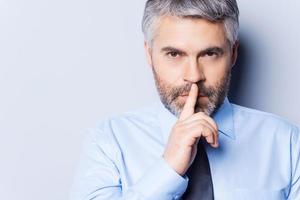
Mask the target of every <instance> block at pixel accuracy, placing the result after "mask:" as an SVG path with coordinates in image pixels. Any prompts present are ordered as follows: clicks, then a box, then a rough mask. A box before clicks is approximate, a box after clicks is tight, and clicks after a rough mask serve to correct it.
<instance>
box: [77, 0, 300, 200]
mask: <svg viewBox="0 0 300 200" xmlns="http://www.w3.org/2000/svg"><path fill="white" fill-rule="evenodd" d="M238 15H239V11H238V7H237V4H236V1H235V0H148V1H147V3H146V7H145V12H144V18H143V32H144V35H145V50H146V55H147V58H148V62H149V65H150V66H151V67H152V70H153V74H154V78H155V82H156V87H157V90H158V93H159V96H160V100H161V101H159V102H155V103H154V104H153V105H150V106H146V107H143V108H139V109H136V110H133V111H131V112H126V113H124V114H122V115H119V116H113V117H107V118H106V119H105V120H102V121H100V123H99V124H98V126H97V127H96V128H95V129H92V130H91V132H90V134H89V135H88V137H87V139H86V141H85V143H84V149H83V154H82V158H81V162H80V166H79V169H78V174H77V176H76V178H75V182H74V185H73V189H72V194H71V199H72V200H79V199H80V200H83V199H90V200H91V199H95V200H96V199H97V200H100V199H101V200H102V199H124V200H125V199H126V200H150V199H151V200H168V199H188V200H192V199H193V200H196V199H197V200H198V199H204V200H210V199H220V200H233V199H239V200H241V199H249V200H250V199H251V200H254V199H255V200H259V199H268V200H269V199H272V200H277V199H278V200H279V199H295V200H296V199H300V136H299V129H298V128H297V127H296V126H294V125H292V124H291V123H289V122H288V121H286V120H284V119H282V118H280V117H278V116H276V115H273V114H270V113H265V112H262V111H258V110H254V109H250V108H246V107H242V106H239V105H236V104H232V103H230V102H229V100H228V98H227V93H228V88H229V84H230V74H231V68H232V67H233V65H234V64H235V61H236V57H237V48H238V42H237V41H238Z"/></svg>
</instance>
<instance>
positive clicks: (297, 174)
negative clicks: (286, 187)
mask: <svg viewBox="0 0 300 200" xmlns="http://www.w3.org/2000/svg"><path fill="white" fill-rule="evenodd" d="M299 134H300V132H299V128H297V127H294V129H293V130H292V135H291V160H292V182H291V189H290V193H289V196H288V200H297V199H300V135H299Z"/></svg>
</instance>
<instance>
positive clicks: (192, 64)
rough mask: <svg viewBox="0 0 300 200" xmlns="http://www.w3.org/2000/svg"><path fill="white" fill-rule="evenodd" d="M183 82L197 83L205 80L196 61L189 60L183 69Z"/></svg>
mask: <svg viewBox="0 0 300 200" xmlns="http://www.w3.org/2000/svg"><path fill="white" fill-rule="evenodd" d="M183 78H184V81H188V82H192V83H197V82H199V81H203V80H205V76H204V74H203V70H202V68H201V66H200V65H199V64H198V61H197V59H190V61H189V64H188V65H186V67H185V72H184V77H183Z"/></svg>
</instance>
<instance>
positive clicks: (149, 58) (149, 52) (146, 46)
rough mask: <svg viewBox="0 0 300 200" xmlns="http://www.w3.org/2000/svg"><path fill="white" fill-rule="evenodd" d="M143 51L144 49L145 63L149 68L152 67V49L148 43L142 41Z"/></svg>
mask: <svg viewBox="0 0 300 200" xmlns="http://www.w3.org/2000/svg"><path fill="white" fill-rule="evenodd" d="M144 49H145V53H146V59H147V62H148V64H149V66H150V67H152V66H153V63H152V56H151V55H152V49H151V47H150V46H149V44H148V42H146V41H144Z"/></svg>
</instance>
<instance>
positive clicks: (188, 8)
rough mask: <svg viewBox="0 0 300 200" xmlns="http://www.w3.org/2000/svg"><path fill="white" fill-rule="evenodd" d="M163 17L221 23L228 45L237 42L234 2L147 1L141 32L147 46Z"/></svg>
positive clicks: (237, 14) (223, 0)
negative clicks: (159, 20) (188, 18)
mask: <svg viewBox="0 0 300 200" xmlns="http://www.w3.org/2000/svg"><path fill="white" fill-rule="evenodd" d="M165 15H171V16H177V17H183V18H186V17H191V18H195V17H196V18H203V19H206V20H209V21H211V22H223V24H224V28H225V32H226V36H227V39H228V40H229V42H230V44H231V45H233V44H234V43H235V41H237V40H238V29H239V9H238V6H237V2H236V0H148V1H147V2H146V5H145V10H144V16H143V21H142V30H143V33H144V37H145V40H146V41H147V42H148V43H149V44H152V41H153V38H154V32H155V29H156V26H157V21H158V20H157V19H158V18H159V17H161V16H165Z"/></svg>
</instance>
